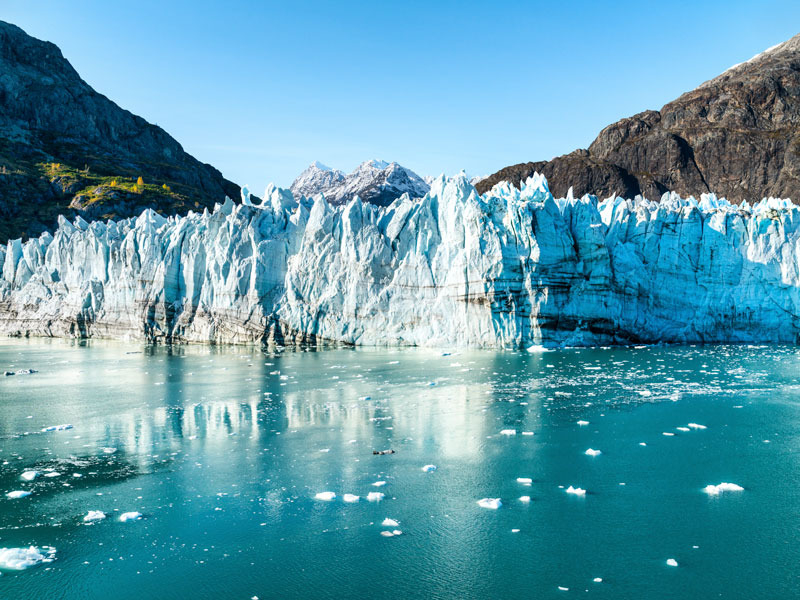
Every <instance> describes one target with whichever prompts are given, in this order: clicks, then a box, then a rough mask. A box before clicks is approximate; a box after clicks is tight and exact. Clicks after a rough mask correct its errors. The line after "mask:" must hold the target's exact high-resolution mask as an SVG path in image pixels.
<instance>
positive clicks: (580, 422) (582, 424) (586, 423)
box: [578, 421, 589, 427]
mask: <svg viewBox="0 0 800 600" xmlns="http://www.w3.org/2000/svg"><path fill="white" fill-rule="evenodd" d="M588 424H589V421H578V426H579V427H585V426H586V425H588Z"/></svg>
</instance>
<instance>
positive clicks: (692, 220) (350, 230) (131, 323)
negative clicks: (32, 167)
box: [0, 175, 800, 349]
mask: <svg viewBox="0 0 800 600" xmlns="http://www.w3.org/2000/svg"><path fill="white" fill-rule="evenodd" d="M799 244H800V207H797V206H793V205H792V204H791V203H790V202H788V201H782V200H775V199H770V200H765V201H763V202H760V203H758V204H756V205H753V206H750V205H748V204H745V203H742V204H741V205H731V204H730V203H729V202H727V201H723V200H720V199H717V198H716V197H714V196H713V195H704V196H702V197H701V198H700V202H699V203H698V202H697V201H695V200H693V199H691V200H683V199H681V198H680V197H678V195H677V194H670V195H668V196H666V197H665V198H664V199H663V200H662V201H661V203H660V204H658V203H655V202H650V201H647V200H642V199H635V200H622V199H620V198H610V199H608V200H606V201H603V202H597V199H596V198H594V197H590V196H585V197H583V198H580V199H575V198H567V199H560V200H557V199H555V198H553V196H552V194H550V192H549V190H548V189H547V185H546V183H545V182H544V179H543V178H542V177H541V176H539V177H537V178H535V179H532V180H530V181H528V182H527V184H526V185H524V186H523V190H522V191H517V190H515V189H513V188H512V187H511V185H509V184H505V185H501V186H497V187H496V188H494V189H493V190H491V191H490V192H489V193H487V194H485V195H483V196H479V195H478V194H477V192H476V190H475V188H474V187H472V186H471V185H470V184H469V181H468V179H467V178H466V176H464V175H460V176H458V177H455V178H452V179H450V180H445V179H444V178H440V179H437V180H436V181H435V182H434V184H433V186H432V187H431V189H430V191H429V193H428V194H427V195H425V196H424V197H423V198H418V199H410V198H407V197H406V198H403V199H401V200H399V201H397V202H395V203H393V204H392V205H391V206H388V207H378V206H375V205H373V204H369V203H367V202H360V201H359V202H356V201H352V202H350V203H348V204H346V205H344V206H331V205H330V204H328V202H326V201H325V199H324V197H323V196H317V197H316V199H314V200H313V201H312V200H309V199H308V198H305V197H300V198H294V197H293V196H292V194H291V192H289V191H288V190H280V189H277V188H270V189H269V193H268V194H267V195H266V198H265V201H264V202H263V203H259V204H256V205H251V204H249V203H247V202H244V203H242V204H240V205H234V204H233V202H232V201H230V200H227V201H226V202H225V204H223V205H219V206H217V207H216V209H215V210H214V211H212V212H204V213H192V214H189V215H187V216H185V217H178V218H173V219H169V220H167V219H165V218H163V217H161V216H160V215H158V214H157V213H155V212H153V211H149V210H148V211H145V212H143V213H142V214H141V215H140V216H139V217H138V218H136V219H128V220H123V221H119V222H113V221H112V222H108V223H104V222H95V223H92V224H91V225H89V224H87V223H86V222H85V221H82V220H79V219H76V220H75V222H74V223H69V222H67V221H66V220H63V219H62V221H61V225H60V227H59V228H58V230H56V231H55V232H54V234H53V235H50V234H49V233H46V234H44V235H42V236H41V237H40V238H37V239H31V240H29V241H28V242H26V243H24V244H23V243H21V242H20V241H19V240H15V241H14V242H12V243H10V244H9V245H8V246H7V247H6V248H5V249H4V248H0V264H2V265H3V272H2V277H0V333H2V334H7V335H20V336H25V335H45V336H65V337H118V338H122V337H126V338H138V339H144V340H148V341H156V340H167V341H176V342H178V341H194V342H205V343H214V342H227V343H252V342H256V343H273V342H274V343H278V344H287V343H295V342H310V343H315V344H324V343H326V342H330V341H333V342H342V343H346V344H358V345H375V346H387V345H417V346H429V347H439V348H448V347H466V346H481V347H487V348H529V349H530V348H531V346H533V347H534V349H535V348H537V347H540V346H580V345H596V344H600V345H605V344H613V343H622V344H630V343H643V342H644V343H657V342H676V343H701V342H784V343H793V344H794V343H797V342H798V340H800V319H798V317H797V315H798V314H800V294H798V289H800V255H799V254H798V253H797V247H798V245H799Z"/></svg>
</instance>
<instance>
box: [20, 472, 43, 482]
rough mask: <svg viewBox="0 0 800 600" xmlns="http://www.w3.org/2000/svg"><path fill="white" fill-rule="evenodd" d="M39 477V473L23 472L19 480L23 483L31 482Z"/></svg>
mask: <svg viewBox="0 0 800 600" xmlns="http://www.w3.org/2000/svg"><path fill="white" fill-rule="evenodd" d="M39 475H41V473H39V471H25V472H24V473H23V474H22V475H20V476H19V478H20V479H22V480H23V481H33V480H34V479H36V478H37V477H38V476H39Z"/></svg>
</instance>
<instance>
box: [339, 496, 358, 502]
mask: <svg viewBox="0 0 800 600" xmlns="http://www.w3.org/2000/svg"><path fill="white" fill-rule="evenodd" d="M342 500H343V501H345V502H347V503H348V504H353V503H355V502H358V501H359V497H358V496H356V495H355V494H345V495H344V496H342Z"/></svg>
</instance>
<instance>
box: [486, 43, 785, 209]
mask: <svg viewBox="0 0 800 600" xmlns="http://www.w3.org/2000/svg"><path fill="white" fill-rule="evenodd" d="M536 171H538V172H541V173H544V175H545V176H546V177H547V178H548V181H549V182H550V184H551V187H552V189H553V192H554V193H555V194H556V195H564V194H566V193H567V188H568V187H569V186H574V192H575V193H576V194H584V193H591V194H595V195H598V196H600V197H607V196H611V195H616V194H619V195H622V196H624V197H627V198H633V197H634V196H636V195H637V194H642V195H644V196H645V197H648V198H652V199H657V198H660V197H661V195H662V194H663V193H664V192H666V191H667V190H674V191H677V192H679V193H680V194H683V195H695V196H699V195H700V194H702V193H707V192H714V193H716V194H717V195H719V196H724V197H727V198H729V199H730V200H732V201H736V202H739V201H740V200H742V199H749V200H751V201H752V200H753V199H758V198H761V197H764V196H775V197H781V198H786V197H791V198H795V200H797V199H800V34H798V35H797V36H795V37H793V38H792V39H790V40H788V41H786V42H784V43H782V44H779V45H778V46H775V47H774V48H770V49H769V50H767V51H765V52H763V53H761V54H759V55H757V56H755V57H753V58H752V59H751V60H749V61H747V62H745V63H742V64H740V65H736V66H734V67H731V68H730V69H728V70H727V71H725V72H724V73H723V74H722V75H720V76H719V77H716V78H714V79H712V80H710V81H707V82H706V83H704V84H702V85H701V86H700V87H698V88H697V89H695V90H693V91H691V92H688V93H686V94H684V95H682V96H681V97H680V98H678V99H677V100H674V101H673V102H670V103H669V104H666V105H665V106H664V107H663V108H662V109H661V110H660V111H654V110H650V111H646V112H643V113H639V114H638V115H635V116H633V117H630V118H628V119H623V120H621V121H619V122H617V123H614V124H613V125H609V126H608V127H606V128H605V129H603V131H601V132H600V135H598V136H597V139H596V140H595V141H594V142H593V143H592V144H591V145H590V146H589V149H588V150H577V151H575V152H572V153H571V154H567V155H564V156H560V157H558V158H555V159H553V160H551V161H549V162H535V163H525V164H519V165H514V166H510V167H506V168H504V169H501V170H500V171H498V172H497V173H495V174H494V175H492V176H490V177H488V178H487V179H485V180H483V181H481V182H480V183H479V184H478V186H477V187H478V190H479V191H481V192H485V191H487V190H489V189H490V188H491V187H492V186H493V185H495V184H496V183H498V182H499V181H508V182H510V183H512V184H513V185H519V183H520V181H524V180H525V179H527V178H528V177H530V176H531V175H532V174H533V173H534V172H536Z"/></svg>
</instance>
